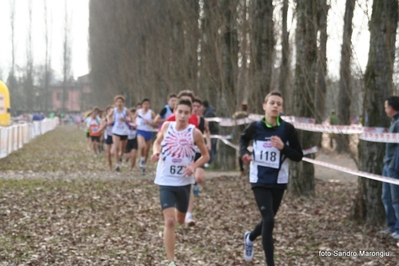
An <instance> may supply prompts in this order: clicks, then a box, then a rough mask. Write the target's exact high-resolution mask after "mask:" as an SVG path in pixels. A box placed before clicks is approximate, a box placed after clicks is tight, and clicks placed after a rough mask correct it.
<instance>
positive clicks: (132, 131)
mask: <svg viewBox="0 0 399 266" xmlns="http://www.w3.org/2000/svg"><path fill="white" fill-rule="evenodd" d="M133 126H134V124H133V123H132V122H130V123H129V132H128V134H127V139H135V138H136V136H137V130H136V129H134V127H133Z"/></svg>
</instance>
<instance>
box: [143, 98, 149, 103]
mask: <svg viewBox="0 0 399 266" xmlns="http://www.w3.org/2000/svg"><path fill="white" fill-rule="evenodd" d="M145 102H150V99H148V98H144V99H143V100H142V101H141V104H143V103H145Z"/></svg>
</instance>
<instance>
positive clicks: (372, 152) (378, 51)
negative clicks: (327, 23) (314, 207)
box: [353, 0, 398, 225]
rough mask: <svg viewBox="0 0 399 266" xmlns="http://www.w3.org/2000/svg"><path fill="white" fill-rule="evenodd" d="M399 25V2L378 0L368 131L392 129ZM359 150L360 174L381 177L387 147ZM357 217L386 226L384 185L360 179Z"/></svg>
mask: <svg viewBox="0 0 399 266" xmlns="http://www.w3.org/2000/svg"><path fill="white" fill-rule="evenodd" d="M397 23H398V1H397V0H374V2H373V11H372V15H371V21H370V23H369V28H370V48H369V59H368V64H367V68H366V73H365V75H364V79H365V80H364V81H365V94H364V104H363V120H364V122H363V124H364V126H366V127H388V126H389V119H388V118H387V116H386V114H385V111H384V101H385V99H386V98H387V97H389V96H391V95H392V94H393V85H392V74H393V62H394V58H395V40H396V28H397ZM358 149H359V168H360V170H362V171H366V172H369V173H374V174H381V171H382V167H383V161H382V158H383V156H384V152H385V145H384V144H382V143H376V142H367V141H362V140H360V141H359V145H358ZM353 217H354V219H356V220H358V221H361V222H367V223H368V224H374V225H376V224H380V223H382V222H383V220H384V217H385V215H384V207H383V205H382V202H381V182H379V181H374V180H371V179H366V178H363V177H359V179H358V189H357V195H356V199H355V201H354V205H353Z"/></svg>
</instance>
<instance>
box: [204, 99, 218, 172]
mask: <svg viewBox="0 0 399 266" xmlns="http://www.w3.org/2000/svg"><path fill="white" fill-rule="evenodd" d="M202 106H203V110H204V111H203V115H204V117H205V118H211V117H216V109H215V108H214V107H213V106H212V105H209V102H208V101H203V102H202ZM209 132H210V133H211V135H217V134H219V126H218V123H217V122H209ZM217 141H218V140H217V139H216V138H212V139H211V151H210V154H209V156H210V160H209V162H208V163H206V164H205V167H209V165H211V164H212V163H213V162H214V160H215V156H216V152H217Z"/></svg>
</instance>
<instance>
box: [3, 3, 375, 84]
mask: <svg viewBox="0 0 399 266" xmlns="http://www.w3.org/2000/svg"><path fill="white" fill-rule="evenodd" d="M11 1H15V3H16V12H15V43H16V47H15V49H16V64H17V66H20V67H23V66H24V65H26V44H27V36H28V34H27V33H28V3H29V0H0V10H1V16H0V32H1V35H2V37H1V39H2V41H1V42H0V71H1V72H0V78H3V79H6V78H7V76H8V73H9V71H10V66H11V42H10V39H11V30H10V2H11ZM45 1H46V0H32V7H33V8H32V9H33V18H32V40H33V45H32V50H33V60H34V65H39V64H43V63H44V52H45V50H44V15H43V14H44V2H45ZM110 1H111V0H110ZM359 2H360V4H359ZM368 2H371V0H370V1H367V0H360V1H357V5H356V8H355V15H354V20H353V23H354V30H353V38H352V43H353V47H354V58H353V59H354V60H353V62H354V64H355V66H356V67H355V68H356V69H358V70H361V71H364V68H365V65H366V64H367V57H368V47H369V31H368V27H367V25H368V18H369V17H370V14H367V4H369V5H371V4H370V3H368ZM47 3H48V9H49V16H51V18H52V29H51V30H52V31H51V36H52V50H51V52H52V53H51V54H52V67H53V69H54V70H55V72H56V75H57V76H58V77H61V70H62V51H63V49H62V42H63V27H64V1H62V0H56V1H55V0H47ZM67 4H68V12H69V14H70V16H71V35H72V38H73V40H72V73H73V75H74V76H75V78H76V77H79V76H82V75H85V74H87V73H88V71H89V67H88V25H89V10H88V8H89V0H67ZM276 8H277V7H276ZM291 8H293V6H291ZM368 9H369V13H370V12H371V6H369V7H368ZM276 11H278V12H279V11H280V9H276ZM344 12H345V0H331V9H330V10H329V13H328V15H329V16H328V25H327V27H328V35H329V37H328V44H327V52H328V54H327V57H328V74H329V76H330V77H334V78H338V73H339V62H340V51H341V43H342V30H343V16H344ZM293 33H294V29H293V28H292V29H291V35H292V34H293Z"/></svg>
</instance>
